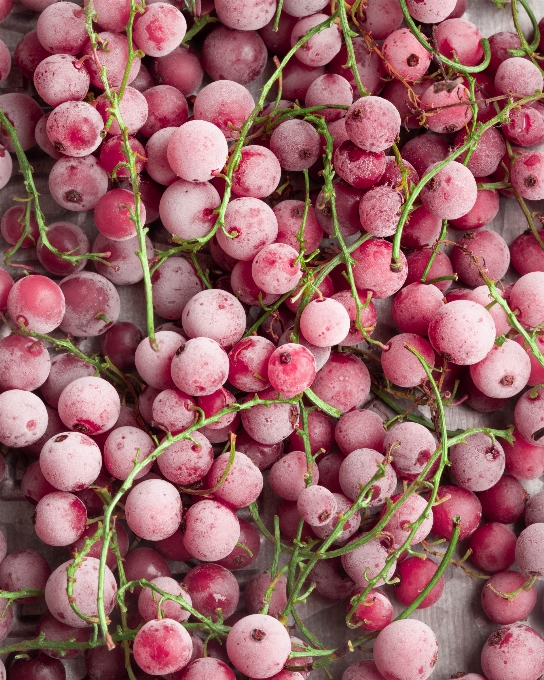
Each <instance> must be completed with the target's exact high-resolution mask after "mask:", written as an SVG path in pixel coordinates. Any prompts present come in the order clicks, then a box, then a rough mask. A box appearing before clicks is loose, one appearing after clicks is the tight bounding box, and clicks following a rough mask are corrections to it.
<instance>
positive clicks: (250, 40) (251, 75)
mask: <svg viewBox="0 0 544 680" xmlns="http://www.w3.org/2000/svg"><path fill="white" fill-rule="evenodd" d="M201 58H202V65H203V66H204V69H205V70H206V72H207V73H208V75H209V76H210V77H211V78H212V80H233V81H234V82H236V83H240V85H248V84H249V83H252V82H253V81H254V80H256V79H257V78H258V77H259V76H260V75H261V73H262V72H263V71H264V68H265V66H266V63H267V58H268V52H267V51H266V46H265V44H264V42H263V40H262V38H261V36H260V35H259V34H258V33H257V31H237V30H234V29H231V28H227V27H226V26H218V27H217V28H216V29H214V30H213V31H212V32H211V33H210V34H209V35H208V36H206V38H205V40H204V43H203V44H202V57H201ZM293 61H294V60H293ZM284 94H285V95H286V96H287V92H286V91H284Z"/></svg>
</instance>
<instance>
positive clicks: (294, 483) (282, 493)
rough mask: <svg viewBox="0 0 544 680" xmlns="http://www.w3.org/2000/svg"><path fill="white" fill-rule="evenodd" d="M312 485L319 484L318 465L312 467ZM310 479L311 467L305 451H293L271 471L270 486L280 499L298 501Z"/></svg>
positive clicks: (275, 464) (281, 459)
mask: <svg viewBox="0 0 544 680" xmlns="http://www.w3.org/2000/svg"><path fill="white" fill-rule="evenodd" d="M311 474H312V485H314V486H315V485H316V484H317V483H318V482H319V470H318V467H317V465H316V464H315V463H314V464H313V465H312V471H311ZM308 478H309V466H308V461H307V460H306V454H305V453H304V452H303V451H291V453H288V454H286V455H285V456H283V458H280V459H279V460H278V461H277V462H276V463H274V465H273V466H272V468H271V470H270V486H271V487H272V489H273V491H274V492H275V493H276V494H277V495H278V496H279V497H280V498H283V499H285V500H288V501H296V500H298V497H299V496H300V494H301V492H302V490H303V489H305V488H306V482H307V479H308Z"/></svg>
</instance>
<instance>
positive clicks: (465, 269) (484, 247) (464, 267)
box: [451, 229, 510, 287]
mask: <svg viewBox="0 0 544 680" xmlns="http://www.w3.org/2000/svg"><path fill="white" fill-rule="evenodd" d="M457 243H458V244H459V247H458V248H454V249H453V251H452V254H451V261H452V264H453V266H454V269H455V272H456V273H457V275H458V277H459V279H460V280H461V281H462V282H463V283H466V284H467V285H468V286H471V287H476V286H481V285H482V283H483V278H482V275H481V274H480V270H481V271H482V272H484V273H485V275H486V276H487V277H489V278H490V279H493V280H497V279H502V278H503V276H504V275H505V274H506V272H507V270H508V267H509V265H510V251H509V250H508V245H507V243H506V241H505V240H504V239H503V237H502V236H501V235H500V234H498V233H497V232H496V231H492V230H491V229H479V230H478V231H475V232H474V231H469V232H467V233H466V234H465V235H464V236H463V237H462V238H461V239H459V240H458V241H457Z"/></svg>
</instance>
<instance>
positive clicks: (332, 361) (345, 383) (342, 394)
mask: <svg viewBox="0 0 544 680" xmlns="http://www.w3.org/2000/svg"><path fill="white" fill-rule="evenodd" d="M312 390H313V391H314V392H315V393H316V394H317V396H318V397H320V398H321V399H323V401H324V402H325V403H327V404H330V405H331V406H333V407H334V408H337V409H338V410H339V411H340V412H341V413H347V411H351V410H353V409H354V408H357V407H358V406H360V405H361V404H362V403H364V402H365V401H366V399H367V397H368V395H369V392H370V374H369V372H368V369H367V367H366V366H365V364H364V363H363V362H362V361H361V360H360V359H359V358H358V357H356V356H354V355H352V354H343V353H341V352H331V356H330V358H329V360H328V361H327V363H326V364H325V365H324V366H323V368H322V369H320V370H319V371H318V372H317V375H316V377H315V380H314V382H313V384H312Z"/></svg>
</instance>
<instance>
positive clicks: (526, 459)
mask: <svg viewBox="0 0 544 680" xmlns="http://www.w3.org/2000/svg"><path fill="white" fill-rule="evenodd" d="M513 435H514V438H515V441H514V443H513V444H509V443H508V442H506V441H504V442H503V448H504V455H505V458H506V472H508V473H509V474H510V475H512V477H515V478H516V479H536V478H537V477H540V476H541V475H543V474H544V451H543V450H542V447H540V446H534V445H532V444H528V443H527V442H526V441H525V440H524V439H523V438H522V437H521V436H520V434H519V432H517V431H516V430H514V432H513Z"/></svg>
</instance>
